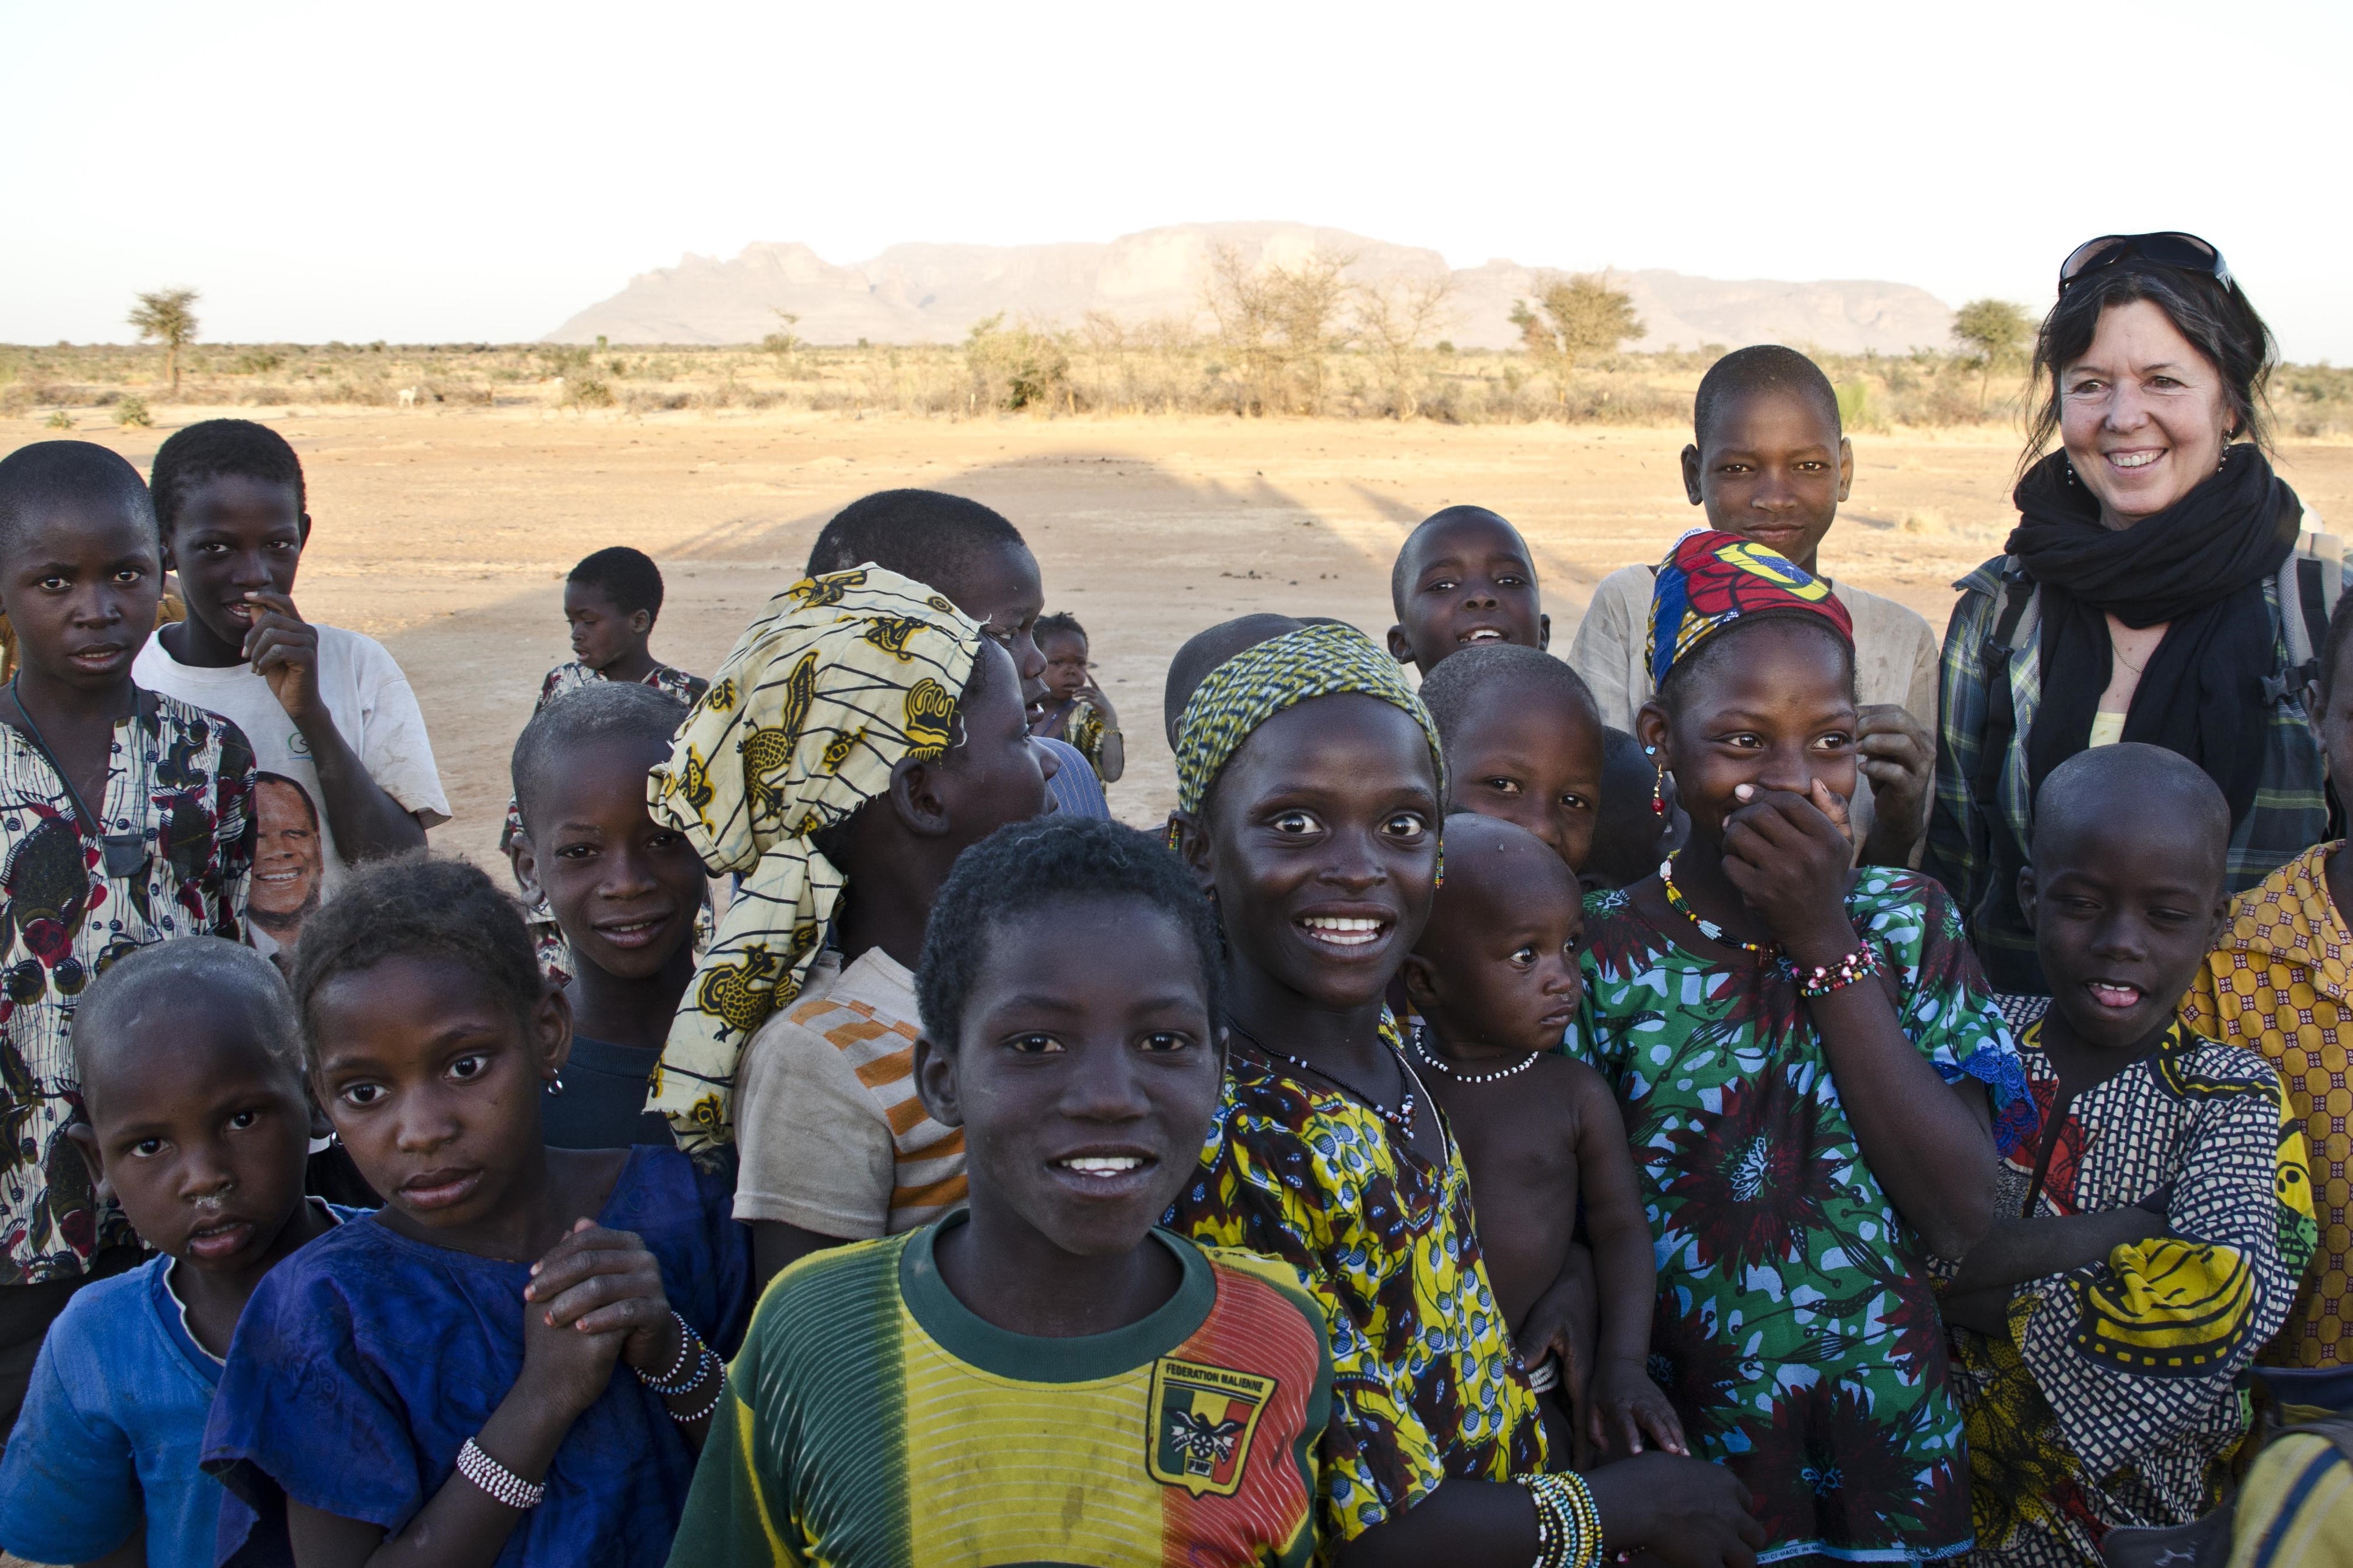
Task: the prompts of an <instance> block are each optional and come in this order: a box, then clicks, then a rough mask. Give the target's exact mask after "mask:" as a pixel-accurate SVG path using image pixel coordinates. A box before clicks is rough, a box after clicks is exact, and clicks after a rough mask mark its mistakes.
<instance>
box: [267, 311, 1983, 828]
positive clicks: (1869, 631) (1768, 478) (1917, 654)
mask: <svg viewBox="0 0 2353 1568" xmlns="http://www.w3.org/2000/svg"><path fill="white" fill-rule="evenodd" d="M1692 425H1693V430H1692V443H1691V445H1690V446H1687V447H1684V448H1683V490H1684V493H1685V494H1686V496H1688V497H1689V499H1690V500H1691V503H1692V505H1694V506H1697V507H1704V508H1706V509H1707V526H1708V527H1710V528H1714V529H1720V530H1722V531H1724V532H1725V533H1736V534H1739V535H1740V536H1741V537H1743V538H1745V539H1751V540H1754V541H1756V542H1757V543H1758V544H1761V545H1763V546H1765V548H1767V550H1770V551H1772V552H1774V553H1775V554H1777V555H1780V556H1782V557H1784V558H1785V559H1787V560H1789V561H1791V562H1794V563H1797V564H1798V565H1799V566H1800V567H1803V568H1804V569H1805V570H1806V571H1808V572H1810V573H1812V574H1814V575H1816V576H1818V577H1821V578H1822V580H1823V581H1824V582H1826V583H1830V584H1831V593H1832V594H1835V595H1837V596H1838V599H1839V602H1840V603H1841V604H1842V605H1845V606H1846V608H1847V614H1848V615H1849V616H1851V617H1852V619H1853V622H1854V684H1855V692H1856V698H1857V700H1858V701H1859V702H1860V703H1861V704H1862V724H1861V725H1860V726H1859V727H1858V729H1857V731H1856V742H1855V751H1856V752H1857V760H1858V762H1859V763H1860V764H1861V766H1860V770H1859V777H1858V779H1857V781H1856V790H1855V798H1854V801H1853V804H1852V807H1851V815H1850V820H1851V821H1852V824H1853V826H1854V832H1855V838H1856V847H1857V856H1858V858H1859V859H1860V860H1861V861H1862V864H1864V865H1867V866H1907V865H1910V864H1911V863H1912V862H1913V861H1914V860H1915V859H1917V858H1919V851H1920V840H1921V837H1922V836H1923V835H1924V834H1925V832H1926V829H1927V824H1928V797H1929V795H1930V793H1931V792H1932V790H1933V789H1934V786H1935V773H1936V660H1937V653H1938V644H1937V639H1936V633H1935V632H1934V631H1933V630H1931V629H1930V628H1929V626H1928V623H1927V622H1926V620H1924V619H1922V618H1921V617H1920V616H1919V615H1917V614H1916V613H1915V612H1914V611H1912V610H1909V609H1906V608H1905V606H1904V605H1899V604H1897V603H1896V602H1895V601H1894V600H1893V599H1887V598H1882V597H1881V596H1880V595H1877V594H1867V593H1865V592H1863V590H1862V589H1861V588H1858V587H1855V586H1854V585H1853V584H1849V583H1841V582H1833V581H1832V580H1831V578H1830V577H1829V576H1827V575H1825V574H1823V573H1822V572H1821V570H1820V568H1819V567H1818V566H1817V565H1816V564H1815V559H1816V555H1817V553H1818V552H1820V549H1821V543H1822V536H1823V535H1824V534H1826V533H1828V532H1829V531H1830V529H1831V523H1832V522H1834V521H1837V518H1838V509H1839V502H1841V501H1842V500H1846V496H1847V488H1848V486H1849V484H1850V483H1852V480H1853V478H1854V450H1853V448H1852V447H1850V446H1849V445H1848V444H1847V439H1846V435H1845V432H1844V431H1843V430H1841V428H1840V422H1839V406H1838V393H1837V392H1836V390H1835V389H1833V388H1832V387H1831V384H1830V378H1829V377H1827V376H1825V375H1824V374H1822V372H1821V368H1820V366H1819V365H1817V364H1815V363H1814V362H1813V361H1811V360H1810V359H1808V358H1807V357H1806V356H1805V355H1803V354H1801V353H1798V352H1797V351H1796V350H1795V349H1786V348H1783V347H1781V346H1780V345H1779V344H1778V343H1759V344H1757V345H1755V346H1753V347H1750V348H1745V349H1735V350H1734V351H1733V352H1732V353H1728V354H1726V355H1725V356H1724V357H1723V358H1722V359H1720V360H1718V361H1716V362H1715V364H1714V365H1713V366H1711V367H1709V370H1708V373H1707V374H1706V375H1705V376H1704V377H1703V378H1702V379H1701V381H1700V384H1699V393H1698V395H1697V396H1696V397H1694V399H1693V402H1692ZM1652 575H1653V574H1652V570H1651V568H1650V567H1648V566H1640V565H1637V566H1628V567H1624V568H1622V569H1620V570H1619V571H1616V572H1612V573H1611V574H1609V576H1607V577H1604V578H1603V579H1602V580H1601V581H1600V583H1599V584H1597V585H1596V586H1595V588H1594V590H1593V602H1592V603H1591V604H1590V605H1588V606H1587V607H1586V611H1585V619H1584V621H1583V623H1582V624H1581V625H1579V626H1577V640H1576V641H1575V642H1574V643H1573V644H1572V645H1571V646H1570V647H1569V651H1568V662H1569V663H1570V664H1572V665H1574V666H1576V667H1577V673H1578V674H1579V675H1582V676H1583V677H1585V680H1586V684H1587V685H1588V686H1590V687H1591V688H1592V689H1593V698H1594V700H1595V701H1596V702H1597V703H1599V705H1600V708H1601V721H1602V722H1603V723H1604V724H1607V725H1609V726H1610V727H1611V728H1613V729H1619V730H1624V731H1628V732H1631V731H1633V730H1634V727H1635V725H1634V716H1635V715H1636V714H1637V713H1639V712H1640V711H1641V707H1642V704H1643V703H1645V702H1647V701H1649V700H1650V698H1651V669H1650V658H1649V654H1648V652H1647V649H1648V647H1649V628H1650V618H1651V579H1652ZM265 765H266V764H265ZM1604 809H1605V810H1607V809H1608V806H1607V803H1606V802H1605V803H1604Z"/></svg>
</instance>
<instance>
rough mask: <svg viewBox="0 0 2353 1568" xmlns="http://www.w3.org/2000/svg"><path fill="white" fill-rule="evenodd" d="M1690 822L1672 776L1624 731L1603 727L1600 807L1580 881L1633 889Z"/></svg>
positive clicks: (1590, 889)
mask: <svg viewBox="0 0 2353 1568" xmlns="http://www.w3.org/2000/svg"><path fill="white" fill-rule="evenodd" d="M1686 826H1689V824H1688V822H1687V820H1686V819H1685V817H1684V816H1683V803H1682V802H1681V801H1680V800H1678V799H1676V798H1675V781H1674V777H1673V775H1672V774H1671V773H1668V772H1667V771H1666V770H1665V769H1663V768H1662V767H1660V766H1659V765H1658V759H1657V758H1655V757H1653V756H1651V755H1650V754H1649V753H1647V752H1644V751H1643V750H1642V742H1640V741H1637V740H1636V739H1634V737H1633V736H1631V735H1630V734H1628V733H1626V731H1623V730H1612V729H1608V728H1604V729H1603V730H1602V731H1601V811H1600V814H1599V819H1598V820H1597V821H1596V823H1595V824H1594V829H1593V848H1592V850H1591V851H1590V852H1589V853H1588V854H1587V856H1586V858H1585V868H1584V869H1583V870H1582V871H1581V872H1579V873H1578V880H1580V881H1581V882H1582V883H1583V884H1584V886H1585V890H1586V891H1587V892H1588V893H1590V892H1593V891H1596V890H1597V889H1603V888H1630V887H1632V886H1633V885H1634V884H1635V883H1637V882H1639V881H1641V880H1642V879H1645V878H1647V877H1650V876H1651V875H1652V874H1654V873H1655V872H1656V871H1657V870H1658V868H1659V865H1660V863H1661V862H1662V861H1663V860H1665V859H1666V858H1667V857H1668V856H1670V855H1672V854H1673V853H1674V850H1675V846H1676V845H1678V844H1680V843H1682V842H1683V829H1684V828H1685V827H1686Z"/></svg>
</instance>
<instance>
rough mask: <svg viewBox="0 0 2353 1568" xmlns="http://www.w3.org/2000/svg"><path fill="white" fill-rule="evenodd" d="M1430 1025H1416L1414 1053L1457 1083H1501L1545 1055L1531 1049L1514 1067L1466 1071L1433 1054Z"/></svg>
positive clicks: (1427, 1066)
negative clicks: (1491, 1070)
mask: <svg viewBox="0 0 2353 1568" xmlns="http://www.w3.org/2000/svg"><path fill="white" fill-rule="evenodd" d="M1429 1037H1430V1026H1429V1025H1427V1024H1421V1023H1417V1024H1415V1025H1414V1026H1413V1054H1414V1055H1415V1056H1417V1057H1419V1058H1421V1065H1422V1066H1424V1067H1426V1068H1429V1069H1430V1071H1432V1072H1435V1073H1440V1074H1442V1075H1444V1076H1445V1077H1447V1078H1451V1079H1453V1080H1454V1081H1455V1082H1457V1083H1501V1082H1502V1081H1503V1080H1504V1079H1507V1078H1516V1077H1518V1076H1519V1075H1520V1074H1521V1073H1524V1072H1525V1071H1527V1070H1528V1069H1529V1068H1532V1067H1534V1066H1535V1065H1536V1058H1538V1057H1540V1056H1542V1055H1544V1053H1543V1052H1542V1051H1530V1052H1529V1053H1528V1059H1527V1060H1525V1061H1524V1062H1520V1063H1517V1064H1515V1065H1514V1066H1512V1067H1507V1068H1498V1069H1497V1070H1495V1071H1493V1072H1464V1071H1462V1070H1461V1068H1454V1067H1450V1066H1448V1065H1447V1064H1446V1063H1445V1062H1443V1061H1441V1060H1440V1059H1439V1058H1438V1057H1436V1056H1435V1055H1433V1054H1432V1053H1431V1051H1430V1047H1429V1045H1428V1044H1427V1043H1426V1042H1427V1041H1428V1040H1429Z"/></svg>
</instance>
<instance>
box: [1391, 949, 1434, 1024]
mask: <svg viewBox="0 0 2353 1568" xmlns="http://www.w3.org/2000/svg"><path fill="white" fill-rule="evenodd" d="M1399 978H1401V979H1402V980H1404V982H1405V994H1406V1000H1407V1001H1409V1002H1411V1003H1412V1004H1413V1010H1414V1011H1415V1012H1417V1013H1419V1014H1420V1015H1421V1016H1423V1017H1425V1018H1427V1017H1429V1016H1430V1015H1431V1014H1432V1013H1433V1012H1435V1011H1436V1005H1437V1003H1438V1000H1439V996H1438V971H1437V969H1436V968H1435V967H1434V966H1433V965H1432V964H1431V963H1430V960H1428V959H1426V958H1424V957H1422V956H1421V954H1419V953H1418V952H1409V953H1408V954H1406V958H1405V968H1404V969H1403V970H1401V971H1400V972H1399Z"/></svg>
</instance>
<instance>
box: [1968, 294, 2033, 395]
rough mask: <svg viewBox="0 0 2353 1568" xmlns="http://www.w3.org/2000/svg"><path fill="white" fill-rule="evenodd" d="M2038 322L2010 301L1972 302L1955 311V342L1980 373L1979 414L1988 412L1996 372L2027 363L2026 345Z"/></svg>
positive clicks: (2031, 337)
mask: <svg viewBox="0 0 2353 1568" xmlns="http://www.w3.org/2000/svg"><path fill="white" fill-rule="evenodd" d="M2033 336H2034V323H2033V321H2031V320H2029V319H2028V317H2027V314H2026V311H2025V310H2024V309H2023V308H2022V307H2021V306H2017V305H2013V304H2011V303H2010V301H2009V300H1970V301H1969V302H1968V304H1966V305H1964V306H1962V307H1961V308H1960V309H1959V310H1956V311H1954V312H1953V342H1956V343H1957V344H1958V345H1960V347H1961V349H1962V350H1963V352H1964V353H1967V354H1968V358H1969V360H1970V363H1973V364H1975V365H1976V366H1977V370H1978V413H1979V414H1981V415H1982V414H1983V413H1984V412H1985V410H1986V396H1987V394H1988V393H1989V391H1990V390H1991V389H1992V385H1993V373H1994V372H1995V371H1996V370H1997V369H1999V368H2000V367H2001V366H2003V365H2006V364H2022V363H2025V357H2026V345H2027V343H2028V342H2031V340H2032V339H2033Z"/></svg>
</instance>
